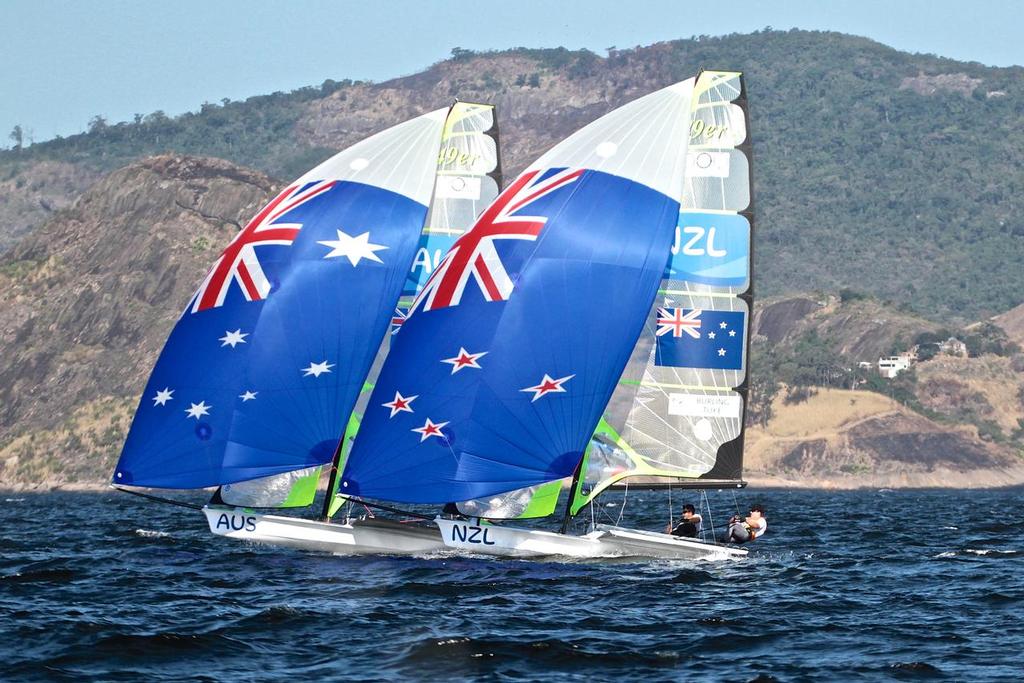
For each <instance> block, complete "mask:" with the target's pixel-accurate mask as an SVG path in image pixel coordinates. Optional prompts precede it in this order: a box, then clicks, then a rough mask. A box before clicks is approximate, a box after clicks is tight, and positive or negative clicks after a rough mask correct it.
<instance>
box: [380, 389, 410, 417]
mask: <svg viewBox="0 0 1024 683" xmlns="http://www.w3.org/2000/svg"><path fill="white" fill-rule="evenodd" d="M417 398H419V395H418V394H417V395H416V396H402V394H400V393H399V392H397V391H396V392H395V400H393V401H388V402H387V403H382V404H381V405H382V406H384V407H385V408H390V409H391V415H389V416H388V418H389V419H390V418H392V417H394V416H395V415H398V413H402V412H405V413H411V412H413V410H412V408H410V407H409V404H411V403H412V402H413V401H415V400H416V399H417Z"/></svg>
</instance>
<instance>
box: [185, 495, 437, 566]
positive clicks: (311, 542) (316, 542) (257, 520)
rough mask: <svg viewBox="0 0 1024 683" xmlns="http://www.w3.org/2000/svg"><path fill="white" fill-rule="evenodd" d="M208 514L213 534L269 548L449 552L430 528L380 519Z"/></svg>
mask: <svg viewBox="0 0 1024 683" xmlns="http://www.w3.org/2000/svg"><path fill="white" fill-rule="evenodd" d="M203 513H204V514H205V515H206V521H207V523H208V524H209V525H210V531H211V532H213V533H214V534H216V535H218V536H226V537H228V538H234V539H237V540H241V541H252V542H255V543H263V544H266V545H275V546H285V547H288V548H299V549H301V550H316V551H320V552H327V553H333V554H335V555H425V554H429V553H432V552H437V551H441V550H445V544H444V543H443V542H442V541H441V535H440V534H439V533H438V530H437V528H436V527H433V526H431V525H422V524H402V523H399V522H395V521H392V520H387V519H375V518H371V519H361V520H354V521H352V522H349V523H347V524H343V523H328V522H319V521H314V520H310V519H300V518H298V517H283V516H280V515H264V514H260V513H256V512H247V511H245V510H242V509H239V508H221V507H206V508H203Z"/></svg>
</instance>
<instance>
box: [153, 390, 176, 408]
mask: <svg viewBox="0 0 1024 683" xmlns="http://www.w3.org/2000/svg"><path fill="white" fill-rule="evenodd" d="M173 393H174V389H171V388H170V387H165V388H164V390H163V391H158V392H156V396H154V397H153V405H154V406H162V405H163V404H165V403H167V402H168V401H172V400H174V397H173V396H171V394H173Z"/></svg>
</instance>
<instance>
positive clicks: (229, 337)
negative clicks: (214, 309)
mask: <svg viewBox="0 0 1024 683" xmlns="http://www.w3.org/2000/svg"><path fill="white" fill-rule="evenodd" d="M248 336H249V333H248V332H242V330H241V328H239V329H237V330H235V331H234V332H228V331H227V330H224V336H223V337H221V338H220V339H219V340H218V341H220V342H222V343H221V346H230V347H231V348H235V346H237V345H238V344H245V343H246V342H245V338H246V337H248Z"/></svg>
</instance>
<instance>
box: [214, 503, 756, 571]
mask: <svg viewBox="0 0 1024 683" xmlns="http://www.w3.org/2000/svg"><path fill="white" fill-rule="evenodd" d="M203 513H204V514H205V515H206V521H207V524H209V526H210V531H211V532H213V533H214V534H216V535H217V536H225V537H228V538H233V539H237V540H241V541H250V542H254V543H262V544H266V545H274V546H284V547H288V548H298V549H300V550H314V551H319V552H327V553H333V554H335V555H428V554H432V553H437V552H440V551H449V552H451V551H453V550H454V551H457V552H460V553H472V554H476V555H493V556H496V557H515V558H522V559H530V558H534V559H545V560H554V561H558V560H565V559H592V560H594V559H601V558H637V559H640V558H647V559H650V558H657V559H676V560H726V559H736V558H741V557H745V556H746V555H747V551H746V550H744V549H742V548H736V547H732V546H724V545H713V544H710V543H701V542H700V541H697V540H694V539H683V538H678V537H676V536H670V535H668V534H659V533H655V532H651V531H642V530H638V529H624V528H622V527H615V526H603V525H599V526H598V527H597V528H596V529H595V530H594V531H591V532H590V533H588V534H585V535H583V536H571V535H568V534H558V533H555V532H552V531H543V530H539V529H522V528H516V527H506V526H499V525H492V524H474V523H472V522H469V521H466V520H455V519H441V518H438V519H436V520H435V523H436V527H435V526H430V525H423V524H402V523H400V522H396V521H393V520H388V519H380V518H370V519H360V520H354V521H351V522H348V523H328V522H319V521H314V520H310V519H301V518H298V517H283V516H280V515H265V514H261V513H257V512H248V511H246V510H244V509H240V508H224V507H206V508H203Z"/></svg>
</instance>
